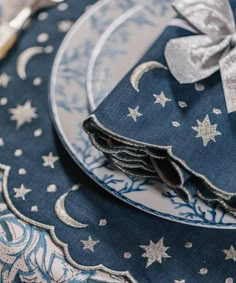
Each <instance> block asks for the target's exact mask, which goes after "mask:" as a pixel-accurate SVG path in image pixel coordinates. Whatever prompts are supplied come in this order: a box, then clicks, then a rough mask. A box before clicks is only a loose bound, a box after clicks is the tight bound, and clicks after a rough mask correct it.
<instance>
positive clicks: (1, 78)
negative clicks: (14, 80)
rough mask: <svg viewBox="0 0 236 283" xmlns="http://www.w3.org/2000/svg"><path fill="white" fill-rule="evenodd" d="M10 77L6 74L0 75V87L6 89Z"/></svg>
mask: <svg viewBox="0 0 236 283" xmlns="http://www.w3.org/2000/svg"><path fill="white" fill-rule="evenodd" d="M10 80H11V77H10V76H9V75H8V74H7V73H2V74H1V75H0V86H2V87H4V88H6V87H8V83H9V82H10Z"/></svg>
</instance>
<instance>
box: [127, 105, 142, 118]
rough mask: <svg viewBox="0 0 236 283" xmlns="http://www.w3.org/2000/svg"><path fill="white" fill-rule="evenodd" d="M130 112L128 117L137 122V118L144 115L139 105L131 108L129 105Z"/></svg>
mask: <svg viewBox="0 0 236 283" xmlns="http://www.w3.org/2000/svg"><path fill="white" fill-rule="evenodd" d="M128 110H129V114H128V115H127V116H128V117H131V118H132V119H133V120H134V121H135V122H137V118H138V117H141V116H143V114H142V113H140V112H139V106H137V107H136V108H134V109H133V108H130V107H128Z"/></svg>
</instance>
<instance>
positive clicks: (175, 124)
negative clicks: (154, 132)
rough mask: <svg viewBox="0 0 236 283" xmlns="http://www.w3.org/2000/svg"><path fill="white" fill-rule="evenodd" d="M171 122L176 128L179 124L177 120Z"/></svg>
mask: <svg viewBox="0 0 236 283" xmlns="http://www.w3.org/2000/svg"><path fill="white" fill-rule="evenodd" d="M171 124H172V125H173V126H174V127H176V128H178V127H180V126H181V125H180V123H179V122H177V121H172V122H171Z"/></svg>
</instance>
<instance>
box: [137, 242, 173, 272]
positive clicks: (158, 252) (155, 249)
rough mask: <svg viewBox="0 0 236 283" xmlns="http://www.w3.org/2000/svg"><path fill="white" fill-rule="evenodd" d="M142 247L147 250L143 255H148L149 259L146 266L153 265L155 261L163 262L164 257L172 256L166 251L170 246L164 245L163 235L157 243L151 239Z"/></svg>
mask: <svg viewBox="0 0 236 283" xmlns="http://www.w3.org/2000/svg"><path fill="white" fill-rule="evenodd" d="M140 248H142V249H144V250H145V253H144V254H143V255H142V257H146V258H147V259H148V260H147V264H146V268H147V267H148V266H150V265H152V264H153V263H154V262H158V263H160V264H161V263H162V260H163V259H165V258H170V257H171V256H169V255H168V254H167V253H166V251H167V250H168V249H169V247H165V246H164V238H163V237H162V238H161V239H160V240H159V241H158V242H157V243H156V244H155V243H153V241H150V244H149V245H148V246H140Z"/></svg>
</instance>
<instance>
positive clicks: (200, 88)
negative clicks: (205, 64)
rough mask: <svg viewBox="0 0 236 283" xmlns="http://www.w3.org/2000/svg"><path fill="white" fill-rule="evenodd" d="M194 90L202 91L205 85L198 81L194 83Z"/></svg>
mask: <svg viewBox="0 0 236 283" xmlns="http://www.w3.org/2000/svg"><path fill="white" fill-rule="evenodd" d="M195 90H196V91H204V90H205V86H204V85H203V84H200V83H195Z"/></svg>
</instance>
